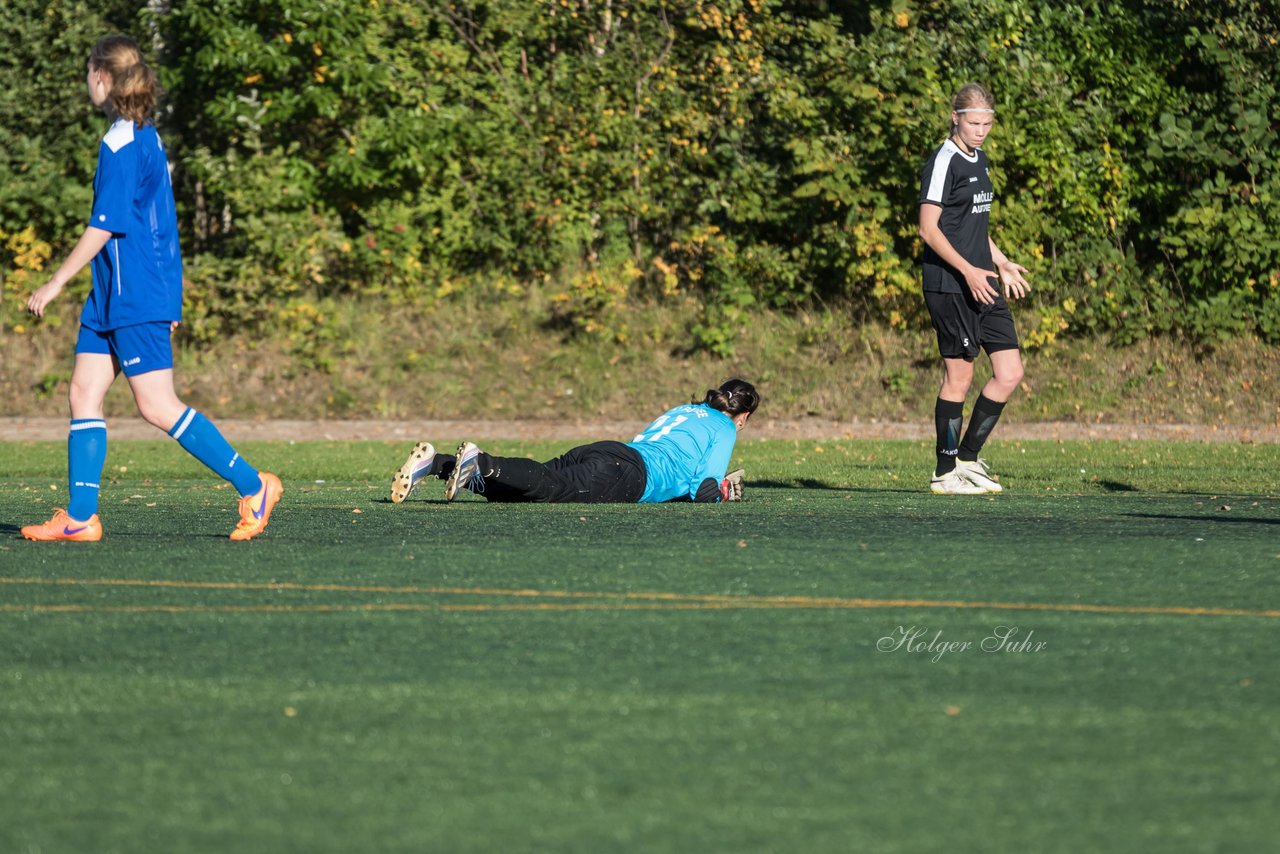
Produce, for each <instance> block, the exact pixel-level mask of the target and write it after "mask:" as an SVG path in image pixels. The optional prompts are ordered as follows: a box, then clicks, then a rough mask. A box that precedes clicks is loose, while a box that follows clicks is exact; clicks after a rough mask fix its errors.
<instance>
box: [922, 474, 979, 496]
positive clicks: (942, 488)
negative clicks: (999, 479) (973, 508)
mask: <svg viewBox="0 0 1280 854" xmlns="http://www.w3.org/2000/svg"><path fill="white" fill-rule="evenodd" d="M929 489H930V490H931V491H933V492H934V494H936V495H982V494H984V493H985V492H986V490H985V489H983V488H982V487H981V486H978V485H977V484H975V483H971V482H970V481H968V480H966V479H965V478H963V477H961V476H960V472H958V471H949V472H947V473H946V474H941V475H940V474H935V475H934V476H933V479H932V480H931V481H930V482H929Z"/></svg>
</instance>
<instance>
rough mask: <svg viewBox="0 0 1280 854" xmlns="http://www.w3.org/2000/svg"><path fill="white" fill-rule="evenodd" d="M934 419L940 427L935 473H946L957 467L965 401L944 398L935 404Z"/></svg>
mask: <svg viewBox="0 0 1280 854" xmlns="http://www.w3.org/2000/svg"><path fill="white" fill-rule="evenodd" d="M933 421H934V424H935V425H936V426H937V428H938V447H937V451H938V467H937V469H936V470H935V471H934V474H938V475H944V474H946V473H947V472H949V471H952V470H953V469H954V468H955V467H956V454H957V453H958V451H959V449H960V425H962V424H963V423H964V403H962V402H957V401H954V400H943V399H942V398H938V402H937V403H935V404H934V405H933Z"/></svg>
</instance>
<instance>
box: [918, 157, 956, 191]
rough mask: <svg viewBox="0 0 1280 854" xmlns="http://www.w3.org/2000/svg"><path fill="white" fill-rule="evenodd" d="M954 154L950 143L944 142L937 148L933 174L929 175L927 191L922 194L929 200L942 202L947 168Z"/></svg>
mask: <svg viewBox="0 0 1280 854" xmlns="http://www.w3.org/2000/svg"><path fill="white" fill-rule="evenodd" d="M955 155H956V149H955V147H954V146H952V145H950V144H944V145H943V146H942V147H941V148H940V149H938V156H937V157H935V158H933V174H932V175H930V176H929V191H928V192H927V193H925V196H924V197H925V198H926V199H928V200H929V201H931V202H937V203H938V204H942V194H943V192H944V191H945V190H946V186H947V168H948V167H949V166H950V165H951V158H952V157H954V156H955Z"/></svg>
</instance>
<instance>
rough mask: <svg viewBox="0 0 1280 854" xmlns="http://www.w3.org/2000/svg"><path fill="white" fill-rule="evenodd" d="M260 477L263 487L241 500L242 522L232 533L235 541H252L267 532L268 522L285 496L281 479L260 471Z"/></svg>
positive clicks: (237, 524) (238, 523)
mask: <svg viewBox="0 0 1280 854" xmlns="http://www.w3.org/2000/svg"><path fill="white" fill-rule="evenodd" d="M258 476H259V477H260V478H262V487H261V488H260V489H259V490H258V491H257V492H255V493H254V494H253V495H246V496H244V497H243V498H241V499H240V521H239V522H237V523H236V529H235V530H234V531H232V532H231V539H233V540H252V539H253V538H254V537H256V536H258V535H259V534H261V533H262V532H263V531H265V530H266V529H267V522H268V521H269V520H270V519H271V511H272V510H274V509H275V507H276V504H278V503H279V502H280V496H282V495H284V486H283V485H282V484H281V483H280V478H278V477H276V476H275V475H273V474H272V473H271V472H269V471H260V472H258Z"/></svg>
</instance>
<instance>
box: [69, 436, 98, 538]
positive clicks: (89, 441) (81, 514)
mask: <svg viewBox="0 0 1280 854" xmlns="http://www.w3.org/2000/svg"><path fill="white" fill-rule="evenodd" d="M106 461H107V422H105V421H103V420H102V419H101V418H72V419H71V430H70V432H68V433H67V483H68V485H69V486H70V491H71V502H70V503H69V504H68V505H67V515H68V516H70V517H71V518H72V519H76V520H78V521H81V522H88V521H89V517H91V516H92V515H93V514H94V513H97V512H98V484H99V482H100V481H101V480H102V466H103V464H104V463H106Z"/></svg>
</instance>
